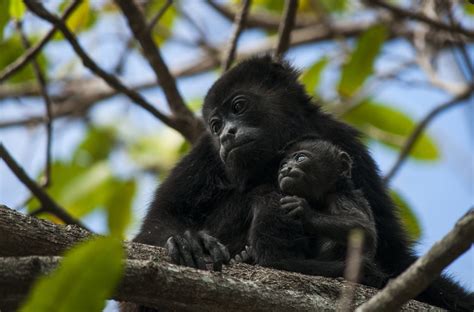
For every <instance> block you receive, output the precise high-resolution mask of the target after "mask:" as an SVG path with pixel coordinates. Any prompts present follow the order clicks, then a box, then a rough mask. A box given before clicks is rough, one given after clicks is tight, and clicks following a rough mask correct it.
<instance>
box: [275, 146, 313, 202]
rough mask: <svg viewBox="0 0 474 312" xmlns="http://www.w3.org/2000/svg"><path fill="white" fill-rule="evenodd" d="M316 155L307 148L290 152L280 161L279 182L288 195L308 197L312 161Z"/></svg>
mask: <svg viewBox="0 0 474 312" xmlns="http://www.w3.org/2000/svg"><path fill="white" fill-rule="evenodd" d="M313 158H314V155H313V153H312V152H311V151H309V150H306V149H301V150H296V151H292V152H289V153H288V154H287V155H286V156H285V158H284V159H283V160H282V162H281V163H280V171H279V173H278V184H279V185H280V189H281V190H282V192H284V193H286V194H288V195H296V196H300V197H306V195H308V192H309V188H310V185H311V184H312V183H311V163H312V160H313Z"/></svg>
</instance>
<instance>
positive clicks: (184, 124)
mask: <svg viewBox="0 0 474 312" xmlns="http://www.w3.org/2000/svg"><path fill="white" fill-rule="evenodd" d="M115 2H116V3H117V5H118V6H119V7H120V9H121V10H122V12H123V14H124V15H125V17H126V18H127V21H128V24H129V26H130V29H131V30H132V32H133V34H134V37H135V38H136V39H137V41H138V42H139V43H140V46H141V47H142V49H143V53H144V55H145V57H146V59H147V60H148V62H149V63H150V65H151V68H152V69H153V71H154V72H155V75H156V78H157V80H158V83H159V84H160V86H161V87H162V89H163V92H164V93H165V96H166V99H167V101H168V105H169V107H170V109H171V111H172V112H173V115H174V123H176V124H177V125H179V128H180V129H181V130H180V132H181V133H182V134H183V135H184V137H186V138H187V139H188V140H189V141H190V142H196V140H197V139H198V138H199V136H200V135H201V133H202V131H203V130H204V125H203V123H202V121H201V120H200V119H198V118H196V116H195V115H194V114H193V112H191V110H190V109H189V108H188V107H187V106H186V104H185V103H184V100H183V98H182V97H181V94H180V93H179V91H178V88H177V87H176V81H175V79H174V77H173V76H172V75H171V73H170V71H169V69H168V66H167V65H166V63H165V61H164V60H163V58H162V56H161V52H160V49H159V48H158V46H157V45H156V44H155V43H154V41H153V38H152V37H151V33H150V31H149V29H148V27H147V24H146V21H145V17H144V16H143V14H142V12H141V11H140V9H139V8H138V7H137V5H136V4H135V3H134V2H133V1H129V0H116V1H115Z"/></svg>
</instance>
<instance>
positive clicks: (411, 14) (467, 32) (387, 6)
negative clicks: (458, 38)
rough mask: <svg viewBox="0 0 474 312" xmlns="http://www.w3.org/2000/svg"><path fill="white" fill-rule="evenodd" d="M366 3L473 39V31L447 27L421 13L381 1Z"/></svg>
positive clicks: (459, 27)
mask: <svg viewBox="0 0 474 312" xmlns="http://www.w3.org/2000/svg"><path fill="white" fill-rule="evenodd" d="M368 3H370V4H373V5H376V6H379V7H381V8H384V9H386V10H388V11H391V12H392V13H394V14H395V15H398V16H400V17H402V18H409V19H412V20H417V21H420V22H423V23H425V24H428V25H430V26H432V27H434V28H438V29H441V30H445V31H449V32H456V33H459V34H463V35H465V36H467V37H470V38H474V31H472V30H468V29H465V28H462V27H461V26H459V25H448V24H445V23H443V22H440V21H437V20H434V19H431V18H429V17H428V16H426V15H424V14H422V13H416V12H413V11H410V10H406V9H403V8H400V7H398V6H395V5H392V4H390V3H387V2H385V1H383V0H368Z"/></svg>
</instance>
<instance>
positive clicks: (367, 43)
mask: <svg viewBox="0 0 474 312" xmlns="http://www.w3.org/2000/svg"><path fill="white" fill-rule="evenodd" d="M386 37H387V31H386V29H385V27H384V26H382V25H376V26H373V27H371V28H369V29H368V30H367V31H365V32H364V33H363V34H362V35H361V37H360V38H359V40H358V41H357V45H356V47H355V49H354V51H353V52H352V54H351V55H350V57H349V61H348V62H347V63H346V64H345V65H344V66H343V68H342V75H341V79H340V81H339V86H338V92H339V94H340V95H341V96H345V97H351V96H353V95H354V94H355V93H356V92H357V91H358V90H359V89H360V88H361V87H362V85H363V84H364V82H365V80H366V79H367V78H368V77H369V76H370V75H371V74H372V71H373V66H374V62H375V59H376V58H377V55H378V54H379V51H380V49H381V47H382V44H383V42H384V41H385V38H386Z"/></svg>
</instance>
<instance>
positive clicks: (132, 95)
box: [24, 0, 184, 133]
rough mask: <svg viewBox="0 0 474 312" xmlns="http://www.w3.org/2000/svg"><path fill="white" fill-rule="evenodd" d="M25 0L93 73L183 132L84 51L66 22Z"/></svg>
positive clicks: (32, 1) (167, 123)
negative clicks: (57, 32) (51, 25)
mask: <svg viewBox="0 0 474 312" xmlns="http://www.w3.org/2000/svg"><path fill="white" fill-rule="evenodd" d="M24 1H25V4H26V5H27V7H28V8H29V9H30V10H31V11H32V12H33V13H35V14H36V15H38V16H39V17H41V18H43V19H44V20H46V21H48V22H50V23H51V24H53V25H55V26H56V27H57V28H58V29H59V30H60V31H61V32H62V33H63V35H64V37H65V38H66V40H67V41H69V43H70V44H71V46H72V48H73V49H74V51H75V52H76V54H77V55H78V56H79V57H80V58H81V60H82V63H83V64H84V66H85V67H87V68H89V69H90V70H91V71H92V72H93V73H95V74H96V75H98V76H99V77H101V78H102V79H103V80H104V81H105V82H107V84H108V85H109V86H110V87H112V88H114V89H116V90H117V91H119V92H122V93H123V94H125V95H126V96H128V97H129V98H130V99H131V100H132V101H134V102H135V103H136V104H138V105H139V106H141V107H142V108H143V109H145V110H147V111H148V112H150V113H151V114H152V115H153V116H155V117H156V118H158V119H159V120H161V121H162V122H163V123H164V124H166V125H167V126H169V127H171V128H173V129H176V130H177V131H179V132H181V133H183V131H184V130H183V129H180V127H179V126H178V124H177V123H176V122H175V121H174V120H171V119H170V118H169V117H168V116H166V115H164V114H163V113H161V112H160V111H159V110H157V109H156V108H155V107H154V106H153V105H151V104H150V103H148V102H147V101H146V100H145V98H144V97H143V96H141V95H140V94H139V93H137V92H136V91H134V90H132V89H129V88H127V87H126V86H125V85H124V84H122V82H120V80H119V79H118V78H117V77H115V76H113V75H111V74H108V73H107V72H106V71H105V70H103V69H102V68H101V67H100V66H99V65H98V64H97V63H95V62H94V61H93V60H92V59H91V58H90V56H89V55H88V54H87V53H86V52H85V51H84V49H83V48H82V47H81V45H80V44H79V42H78V41H77V39H76V37H75V36H74V35H73V33H72V32H71V31H70V30H69V29H68V27H67V26H66V24H64V22H63V21H61V20H60V19H59V18H57V17H56V16H54V15H53V14H51V13H49V12H48V11H47V10H46V9H45V8H44V7H43V5H42V4H41V3H40V2H38V1H34V0H24Z"/></svg>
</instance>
